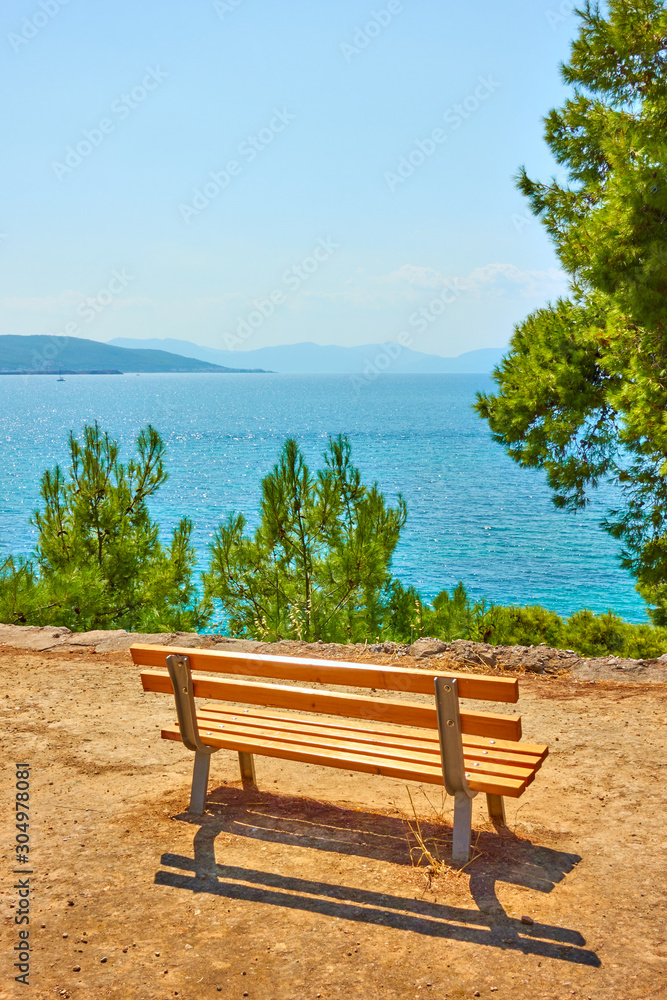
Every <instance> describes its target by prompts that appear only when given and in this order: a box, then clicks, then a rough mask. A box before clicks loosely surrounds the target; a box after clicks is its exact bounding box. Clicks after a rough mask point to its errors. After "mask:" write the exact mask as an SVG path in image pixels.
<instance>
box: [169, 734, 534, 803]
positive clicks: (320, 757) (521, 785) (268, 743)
mask: <svg viewBox="0 0 667 1000" xmlns="http://www.w3.org/2000/svg"><path fill="white" fill-rule="evenodd" d="M162 737H163V739H168V740H176V741H180V739H181V734H180V732H179V729H178V726H168V727H165V728H163V729H162ZM201 738H202V742H204V743H206V744H208V745H209V746H215V747H220V748H221V749H227V750H236V751H238V752H241V753H256V754H261V755H263V756H266V757H279V758H283V759H286V760H300V761H303V762H304V763H306V764H321V765H324V766H327V767H339V768H342V769H344V770H347V771H363V772H365V773H367V774H381V775H385V776H386V777H390V778H400V779H402V780H405V781H419V782H427V783H429V784H432V785H442V784H443V777H442V770H441V768H440V767H430V766H429V765H427V764H410V763H404V762H402V761H398V760H391V759H382V758H379V757H377V756H374V755H373V754H372V753H367V754H358V753H343V752H340V751H333V750H328V749H325V748H323V747H308V746H306V747H304V746H296V745H294V744H290V743H285V742H282V741H280V740H266V739H260V738H258V737H250V736H244V737H234V736H231V735H227V736H222V735H215V736H203V735H202V737H201ZM468 783H469V786H470V788H471V789H472V790H473V791H481V792H489V793H491V794H493V795H508V796H510V797H512V798H518V797H519V796H520V795H521V794H522V793H523V792H524V791H525V789H526V784H527V782H526V781H525V780H523V779H518V778H508V777H499V776H494V775H486V776H485V775H482V774H480V775H479V776H478V775H476V774H474V773H471V774H470V778H469V781H468Z"/></svg>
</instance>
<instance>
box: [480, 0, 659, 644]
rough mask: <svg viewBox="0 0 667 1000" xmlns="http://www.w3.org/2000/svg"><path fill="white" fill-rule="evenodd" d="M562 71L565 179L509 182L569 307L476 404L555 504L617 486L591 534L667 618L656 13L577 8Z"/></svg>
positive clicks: (521, 349)
mask: <svg viewBox="0 0 667 1000" xmlns="http://www.w3.org/2000/svg"><path fill="white" fill-rule="evenodd" d="M580 15H581V29H580V33H579V36H578V38H577V39H576V40H575V42H574V44H573V46H572V54H571V59H570V62H569V63H568V64H567V65H566V66H564V67H563V68H562V75H563V78H564V80H565V81H566V83H568V84H570V85H571V86H572V87H573V95H572V97H571V98H570V99H568V100H567V101H566V102H565V104H564V105H563V107H562V108H559V109H555V110H553V111H551V112H550V114H549V115H548V116H547V118H546V121H545V125H546V130H545V136H546V141H547V144H548V146H549V148H550V149H551V151H552V153H553V154H554V156H555V158H556V160H557V161H558V163H559V164H560V165H561V166H563V167H564V168H565V170H566V174H567V183H563V184H561V183H558V182H557V181H556V180H555V179H554V180H551V181H550V182H549V183H543V182H538V181H534V180H531V179H530V178H529V177H528V176H527V174H526V172H525V170H521V172H520V174H519V178H518V184H519V187H520V189H521V190H522V191H523V192H524V194H526V195H527V197H528V198H529V199H530V203H531V207H532V210H533V212H534V214H535V215H537V216H538V217H539V218H540V219H541V220H542V222H543V223H544V225H545V226H546V228H547V230H548V232H549V234H550V236H551V238H552V240H553V242H554V245H555V249H556V252H557V253H558V255H559V257H560V260H561V262H562V264H563V267H564V269H565V270H566V271H567V273H568V274H569V275H570V278H571V291H572V295H571V299H570V300H561V301H558V302H557V303H555V304H553V305H549V306H547V307H546V308H544V309H539V310H537V311H536V312H534V313H533V314H531V315H530V316H528V318H527V319H526V320H525V321H524V322H523V323H521V324H520V325H519V326H518V327H517V328H516V331H515V334H514V337H513V338H512V342H511V346H510V351H509V353H508V355H507V357H506V358H505V359H504V360H503V362H502V363H501V365H500V366H499V367H498V368H497V369H496V371H495V373H494V378H495V380H496V383H497V385H498V391H497V393H496V394H495V395H484V394H482V395H480V396H479V398H478V402H477V410H478V412H479V413H480V415H481V416H482V417H484V418H485V419H486V420H488V422H489V425H490V427H491V430H492V432H493V435H494V437H495V439H496V440H497V441H499V442H501V443H502V444H503V445H504V446H505V447H506V448H507V450H508V452H509V454H510V455H511V456H512V458H514V459H515V460H516V461H517V462H519V463H520V464H522V465H525V466H530V467H534V468H542V469H544V470H545V471H546V474H547V479H548V482H549V485H550V486H551V488H552V489H553V491H554V501H555V503H556V504H557V505H559V506H562V507H569V508H570V509H577V508H580V507H582V506H583V505H585V504H586V503H587V502H588V499H589V495H590V490H591V489H594V488H595V487H596V486H597V485H598V484H599V483H600V482H602V481H609V482H612V483H614V484H617V485H618V486H619V488H620V489H619V493H620V503H619V506H618V508H617V509H615V510H613V511H611V512H610V513H609V516H608V518H607V519H606V521H605V522H604V526H605V528H606V529H607V530H608V531H609V532H610V533H611V534H612V535H613V536H614V537H616V538H618V539H619V541H620V542H621V543H622V563H623V565H624V566H625V567H627V568H629V569H630V570H631V571H632V573H633V574H634V575H635V577H636V579H637V588H638V590H639V591H640V593H641V594H642V595H643V596H644V598H645V599H646V600H647V601H648V602H649V603H651V604H652V605H653V609H652V611H651V615H652V618H653V620H654V621H655V623H656V624H663V625H664V624H667V294H666V293H667V10H666V8H665V4H664V3H663V2H658V0H610V2H609V3H608V4H607V5H606V13H605V14H603V13H601V10H600V8H599V6H598V5H596V4H591V3H588V4H586V5H585V6H584V8H583V10H582V11H581V12H580Z"/></svg>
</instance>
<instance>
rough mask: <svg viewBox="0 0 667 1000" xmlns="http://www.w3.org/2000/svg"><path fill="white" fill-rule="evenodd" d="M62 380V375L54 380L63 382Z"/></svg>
mask: <svg viewBox="0 0 667 1000" xmlns="http://www.w3.org/2000/svg"><path fill="white" fill-rule="evenodd" d="M64 381H65V379H64V378H63V377H62V375H61V376H60V378H58V379H56V382H64Z"/></svg>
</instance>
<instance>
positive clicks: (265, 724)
mask: <svg viewBox="0 0 667 1000" xmlns="http://www.w3.org/2000/svg"><path fill="white" fill-rule="evenodd" d="M197 721H198V723H199V726H200V728H203V729H206V728H211V726H213V727H216V726H217V725H220V724H223V725H224V726H225V728H227V729H228V730H229V729H230V728H231V729H235V730H239V729H240V730H248V731H252V732H254V733H256V734H257V735H259V734H260V733H261V734H262V735H265V736H269V735H271V734H274V735H277V734H279V733H280V734H285V733H290V734H297V735H298V736H299V738H301V740H302V741H303V737H304V736H308V735H309V734H312V740H313V742H314V741H315V740H316V739H317V738H325V739H330V738H333V739H339V740H341V739H342V740H344V741H351V742H354V743H362V744H369V745H371V746H383V747H391V748H394V749H396V750H399V751H402V752H414V753H426V754H435V755H436V757H437V759H438V761H439V760H440V740H439V738H438V736H437V735H435V734H427V737H428V738H425V739H420V740H416V739H414V738H413V737H411V736H410V735H409V733H408V732H406V731H403V730H400V729H396V730H394V732H392V733H386V734H381V733H377V732H374V733H369V732H368V731H367V730H366V729H357V728H352V727H348V728H345V729H341V728H337V727H336V726H333V725H329V724H328V722H327V721H326V720H324V721H322V722H321V723H320V724H319V725H304V724H303V723H301V722H300V721H299V720H298V719H295V717H294V716H290V715H286V716H283V717H282V718H280V719H265V718H262V717H260V716H257V715H255V714H254V713H253V714H250V715H249V714H246V713H244V712H242V711H241V713H240V714H239V712H234V710H233V709H230V710H228V711H226V712H221V711H218V710H217V709H209V708H207V707H204V708H202V709H201V710H200V711H199V712H198V713H197ZM281 738H283V736H282V735H281ZM464 757H465V758H466V759H469V760H471V761H481V762H484V761H487V762H488V761H494V762H496V763H498V764H507V765H509V766H510V767H511V766H518V767H523V768H524V769H525V768H527V769H528V770H529V771H536V770H538V769H539V768H540V767H541V765H542V761H543V759H544V758H543V756H541V755H539V754H519V753H512V752H511V751H509V750H495V749H492V748H488V749H486V748H479V747H468V746H465V744H464Z"/></svg>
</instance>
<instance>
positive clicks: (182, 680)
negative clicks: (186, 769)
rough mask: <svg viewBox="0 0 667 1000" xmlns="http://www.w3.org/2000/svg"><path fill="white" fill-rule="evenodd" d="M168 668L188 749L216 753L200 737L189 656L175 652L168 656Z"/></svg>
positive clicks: (179, 723) (182, 737)
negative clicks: (178, 654)
mask: <svg viewBox="0 0 667 1000" xmlns="http://www.w3.org/2000/svg"><path fill="white" fill-rule="evenodd" d="M167 670H168V671H169V677H170V678H171V683H172V686H173V688H174V699H175V701H176V714H177V716H178V725H179V728H180V731H181V739H182V740H183V743H184V744H185V746H186V747H187V748H188V750H194V751H195V752H196V753H206V754H210V753H215V750H216V747H207V746H205V745H204V744H203V743H202V741H201V740H200V738H199V726H198V725H197V710H196V708H195V694H194V687H193V684H192V674H191V673H190V661H189V660H188V657H187V656H177V655H174V654H172V655H171V656H168V657H167Z"/></svg>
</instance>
